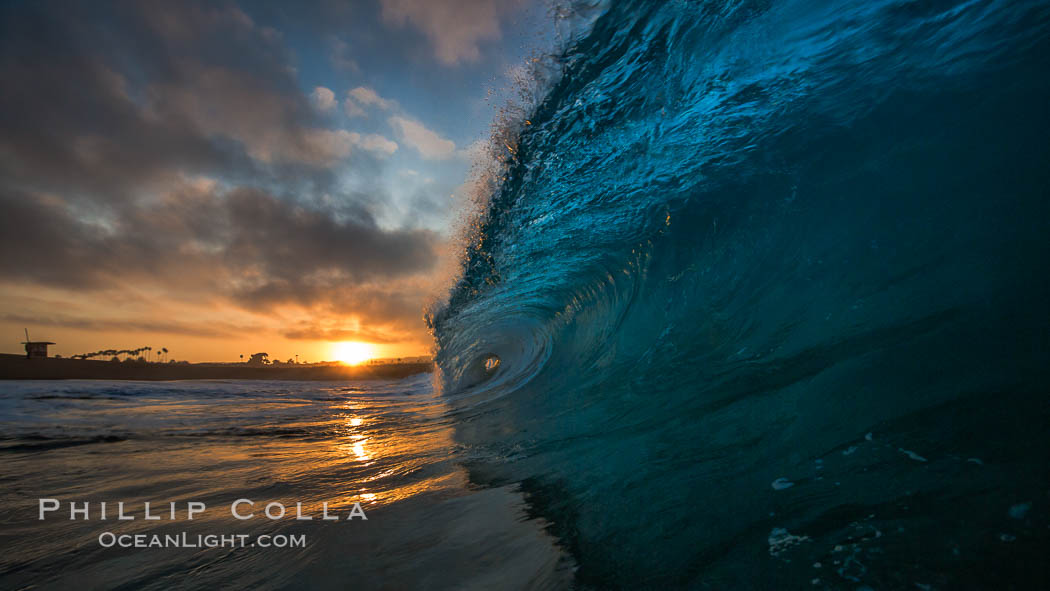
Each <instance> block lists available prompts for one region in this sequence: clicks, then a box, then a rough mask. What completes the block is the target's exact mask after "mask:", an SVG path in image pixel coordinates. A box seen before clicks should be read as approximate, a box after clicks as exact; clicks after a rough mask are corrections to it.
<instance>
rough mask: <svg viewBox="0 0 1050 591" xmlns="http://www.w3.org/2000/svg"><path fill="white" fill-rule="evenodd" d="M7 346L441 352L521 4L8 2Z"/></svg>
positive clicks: (175, 351) (1, 290) (2, 190)
mask: <svg viewBox="0 0 1050 591" xmlns="http://www.w3.org/2000/svg"><path fill="white" fill-rule="evenodd" d="M0 13H2V16H0V29H2V31H0V48H2V49H0V79H2V80H3V81H4V91H3V92H2V93H0V208H2V209H0V212H2V215H0V251H2V253H3V256H2V258H0V324H2V331H0V335H6V336H3V338H2V339H0V344H2V347H0V351H2V352H11V353H16V352H20V350H21V346H20V345H19V341H20V340H22V338H21V337H22V329H23V327H28V328H29V330H30V336H31V337H33V338H34V339H44V338H47V339H50V340H53V341H56V342H57V343H58V346H57V347H54V348H53V350H54V351H55V352H57V353H59V354H63V355H70V354H76V353H83V352H87V351H94V350H96V349H110V348H112V349H123V348H137V347H139V346H143V345H150V346H153V347H154V348H155V349H156V348H159V347H162V346H163V347H167V348H168V349H170V350H171V351H172V355H173V356H174V357H176V358H179V359H189V360H192V361H201V360H235V359H238V357H239V355H240V354H245V355H247V354H249V353H252V352H256V351H267V352H268V353H270V354H271V356H272V357H277V358H280V359H286V358H289V357H292V356H293V355H295V354H299V355H300V356H301V358H305V359H308V360H311V361H314V360H320V359H326V358H331V356H330V355H329V352H330V348H331V343H334V342H340V341H365V342H370V343H376V344H379V345H382V346H381V347H380V348H379V353H381V354H386V355H391V356H400V355H415V354H423V353H426V352H427V351H428V349H429V346H430V340H429V337H428V335H427V334H426V331H425V329H424V328H423V324H422V322H421V308H422V307H423V305H424V304H425V303H426V301H427V298H429V297H432V296H433V295H434V292H435V286H439V285H440V284H442V282H443V281H444V279H445V278H443V277H442V274H445V275H447V274H448V269H447V266H448V265H447V260H446V258H443V257H447V254H446V253H447V250H448V246H447V245H448V239H449V236H450V234H451V232H452V230H451V228H452V226H453V221H454V219H453V218H454V216H455V209H456V207H455V206H456V203H457V199H458V198H459V196H460V195H461V193H462V192H463V191H464V190H465V189H464V187H463V183H464V181H465V179H466V178H467V175H468V170H469V168H470V165H471V158H472V154H474V153H475V152H476V150H478V147H479V146H480V145H482V143H481V142H482V140H484V139H486V138H487V136H488V128H489V125H490V123H491V121H492V120H493V117H494V114H495V111H496V110H497V109H498V108H499V107H500V106H501V105H502V103H503V101H504V98H503V96H502V95H503V94H505V93H506V92H507V91H508V89H509V88H511V87H512V86H513V82H512V80H511V79H512V78H513V77H514V75H513V72H515V71H519V70H520V68H521V66H522V64H523V63H524V62H525V61H526V60H527V59H528V58H529V56H531V55H534V54H535V52H536V51H537V50H542V47H543V45H544V44H545V43H547V42H548V39H547V35H546V33H545V23H544V19H545V18H546V16H545V11H544V10H543V7H542V6H534V5H529V4H526V3H525V2H524V0H427V1H425V2H422V1H418V0H362V1H351V2H343V1H336V0H315V1H310V2H284V1H282V0H272V1H265V0H264V1H260V2H249V1H247V0H245V1H242V2H228V3H223V2H201V3H197V2H186V1H180V2H167V1H157V2H141V1H134V2H132V1H128V2H48V1H43V2H7V3H4V4H3V6H2V7H0Z"/></svg>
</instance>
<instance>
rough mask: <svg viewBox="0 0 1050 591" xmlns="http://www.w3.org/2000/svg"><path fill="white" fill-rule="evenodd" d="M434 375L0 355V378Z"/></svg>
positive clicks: (408, 367) (426, 368)
mask: <svg viewBox="0 0 1050 591" xmlns="http://www.w3.org/2000/svg"><path fill="white" fill-rule="evenodd" d="M433 371H434V365H433V364H432V363H385V364H376V365H356V366H348V365H316V364H315V365H309V364H299V365H280V366H270V365H262V366H253V365H247V364H243V363H182V364H177V363H150V362H145V361H130V362H116V361H94V360H86V359H61V358H58V359H56V358H47V359H26V357H25V356H24V355H10V354H3V353H0V380H135V381H169V380H303V381H337V380H382V379H385V380H392V379H400V378H404V377H408V376H411V375H416V374H420V373H430V372H433Z"/></svg>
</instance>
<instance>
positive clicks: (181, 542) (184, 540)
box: [98, 532, 306, 548]
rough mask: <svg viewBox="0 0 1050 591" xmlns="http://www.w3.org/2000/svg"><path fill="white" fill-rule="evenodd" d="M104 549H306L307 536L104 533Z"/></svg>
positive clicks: (101, 538) (100, 539)
mask: <svg viewBox="0 0 1050 591" xmlns="http://www.w3.org/2000/svg"><path fill="white" fill-rule="evenodd" d="M98 543H99V545H100V546H102V547H103V548H305V547H306V534H298V535H295V534H261V535H258V536H252V535H249V534H225V535H222V534H187V533H186V532H182V533H180V534H163V535H162V534H115V533H113V532H102V533H101V534H99V536H98Z"/></svg>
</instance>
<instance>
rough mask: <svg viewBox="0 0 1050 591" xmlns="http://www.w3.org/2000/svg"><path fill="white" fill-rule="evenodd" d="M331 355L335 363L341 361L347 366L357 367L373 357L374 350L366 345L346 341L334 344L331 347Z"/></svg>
mask: <svg viewBox="0 0 1050 591" xmlns="http://www.w3.org/2000/svg"><path fill="white" fill-rule="evenodd" d="M332 354H333V355H334V356H335V359H336V361H341V362H343V363H345V364H347V365H357V364H359V363H363V362H365V361H368V360H369V359H371V358H373V357H375V350H374V348H373V347H372V345H370V344H368V343H362V342H359V341H346V342H343V343H336V344H335V345H334V346H333V347H332Z"/></svg>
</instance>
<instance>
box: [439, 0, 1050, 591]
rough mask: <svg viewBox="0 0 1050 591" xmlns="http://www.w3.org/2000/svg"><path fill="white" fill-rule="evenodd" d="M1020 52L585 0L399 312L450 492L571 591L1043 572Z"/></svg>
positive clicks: (1044, 447)
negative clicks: (446, 461)
mask: <svg viewBox="0 0 1050 591" xmlns="http://www.w3.org/2000/svg"><path fill="white" fill-rule="evenodd" d="M1048 40H1050V8H1048V7H1047V5H1046V4H1045V3H1039V2H1010V3H1006V2H990V3H974V2H921V3H906V2H897V1H888V0H884V1H877V2H866V3H856V4H851V5H842V4H833V3H811V2H718V3H715V2H711V3H703V4H693V3H681V2H667V3H648V2H641V1H623V2H613V3H611V4H609V5H608V7H607V9H606V10H605V12H604V13H603V14H602V15H601V16H600V17H599V18H598V19H597V20H596V21H595V22H594V25H593V27H592V28H591V30H590V31H589V32H588V33H587V34H586V35H583V36H581V37H579V38H577V39H574V40H573V41H572V43H571V44H570V45H569V46H568V47H567V48H566V49H565V50H564V52H563V53H561V54H560V56H559V57H558V58H557V59H558V63H559V65H560V68H561V72H560V75H559V76H558V77H557V79H556V81H554V82H553V83H552V85H551V87H550V88H549V90H548V91H547V92H546V94H545V95H544V96H543V97H542V98H541V99H540V100H539V101H537V104H536V105H535V106H534V107H533V108H532V109H531V111H530V112H529V113H528V114H527V116H526V119H525V120H523V121H522V122H520V123H519V125H518V127H516V128H515V133H514V134H513V136H514V140H515V141H514V143H512V144H507V145H506V152H505V153H504V155H503V157H502V160H503V162H502V168H501V182H500V183H499V184H498V186H497V187H496V189H495V191H494V192H493V194H492V195H491V197H490V199H489V201H488V203H487V204H486V206H485V208H484V210H483V211H481V212H480V213H479V215H478V218H477V220H475V223H474V224H473V225H472V228H474V234H473V235H472V236H471V238H470V240H469V241H468V244H469V246H468V247H467V249H466V252H465V254H464V265H463V274H462V276H461V277H460V278H459V280H458V282H457V283H456V285H455V286H454V287H453V288H452V290H451V293H450V295H449V298H448V302H447V304H446V305H444V306H443V307H441V308H440V309H437V310H435V311H433V312H432V313H431V314H430V315H429V317H428V320H429V322H430V325H431V327H432V329H433V332H434V335H435V339H436V341H437V347H438V348H437V355H436V361H437V364H438V366H439V368H440V370H441V381H442V386H443V392H444V395H445V397H446V398H447V399H448V400H449V401H450V402H449V403H450V405H451V407H452V409H453V411H452V412H453V415H454V416H455V417H456V418H457V423H456V430H455V433H456V435H455V436H456V439H457V441H458V443H459V444H460V445H462V446H463V447H465V448H467V449H473V450H476V454H475V455H476V457H477V458H488V459H479V460H478V461H475V462H472V463H471V465H470V468H471V473H472V478H473V479H474V480H475V482H478V483H483V484H485V483H491V484H505V483H520V485H521V486H522V488H523V490H525V492H526V494H527V496H528V498H529V499H530V503H531V506H532V508H533V510H534V511H535V512H536V515H538V516H542V517H543V518H545V519H546V520H548V521H549V522H550V523H551V528H552V530H553V531H554V532H555V533H556V534H557V535H558V536H559V538H560V539H561V541H562V543H563V544H564V545H565V546H566V547H567V548H568V549H569V550H571V552H572V554H573V556H574V557H575V559H576V560H577V562H578V564H579V570H578V571H577V575H576V576H577V584H578V585H580V586H581V587H584V588H587V587H596V588H632V589H638V588H653V587H661V586H662V587H666V586H672V587H702V586H705V585H706V586H714V587H721V588H748V587H768V586H771V585H775V586H778V587H788V588H794V587H806V588H813V586H817V587H820V586H827V587H835V586H837V585H843V584H847V585H854V586H856V585H859V584H866V585H871V586H874V587H876V588H878V587H880V586H889V587H905V586H908V587H910V586H914V585H920V586H924V585H929V586H931V587H934V588H936V587H971V586H973V587H982V586H983V587H988V586H997V585H1001V584H1002V583H1003V582H1009V583H1012V584H1017V585H1021V586H1040V585H1041V584H1045V583H1047V581H1048V579H1050V575H1048V573H1047V570H1046V569H1045V567H1040V566H1036V564H1037V562H1038V561H1036V560H1035V559H1034V557H1036V556H1040V555H1042V554H1044V553H1045V552H1046V551H1047V549H1050V533H1048V532H1050V530H1048V528H1047V527H1046V526H1047V524H1048V514H1050V507H1048V506H1047V504H1046V502H1045V501H1046V495H1045V493H1046V490H1047V486H1048V484H1050V479H1048V476H1047V473H1046V470H1045V466H1046V465H1047V461H1048V460H1050V452H1048V450H1050V435H1048V433H1050V430H1048V429H1046V426H1047V425H1050V403H1048V401H1047V398H1046V395H1045V393H1046V392H1047V391H1048V386H1050V374H1048V369H1047V368H1048V367H1050V363H1048V361H1050V359H1048V351H1050V345H1048V343H1050V328H1048V327H1050V317H1048V314H1047V311H1046V307H1045V303H1046V302H1047V301H1050V280H1048V279H1047V271H1048V270H1050V264H1048V263H1050V246H1048V244H1050V243H1048V242H1047V241H1046V239H1045V236H1046V232H1047V230H1050V224H1048V221H1047V220H1050V199H1047V195H1048V194H1050V168H1048V167H1047V166H1046V162H1050V144H1048V143H1047V142H1046V141H1045V131H1046V130H1047V129H1050V112H1048V111H1047V109H1046V105H1047V104H1050V79H1048V78H1047V77H1046V75H1045V72H1047V71H1050V41H1048ZM493 358H495V359H498V360H499V363H498V365H497V366H496V367H491V363H490V360H491V359H493ZM487 366H488V367H487ZM507 449H513V450H514V453H512V454H508V453H504V450H507ZM485 450H492V451H493V453H491V454H486V453H484V452H485ZM851 450H852V451H851ZM847 452H848V453H847ZM906 452H907V453H906ZM971 460H973V461H971ZM1033 499H1041V501H1039V502H1035V501H1032V500H1033ZM1029 502H1031V503H1033V505H1032V507H1033V509H1032V510H1031V511H1029V512H1026V514H1025V517H1024V518H1023V519H1016V518H1013V517H1011V515H1010V510H1009V509H1010V507H1012V506H1014V505H1015V504H1016V503H1029ZM959 515H967V516H970V518H969V519H968V520H966V521H965V522H962V523H960V522H959V519H958V516H959ZM919 547H921V548H923V550H922V551H921V552H917V551H916V550H915V548H919ZM966 564H975V565H976V566H974V567H966V566H965V565H966ZM818 565H819V566H818Z"/></svg>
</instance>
